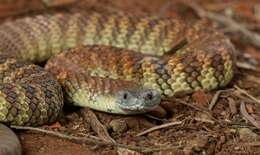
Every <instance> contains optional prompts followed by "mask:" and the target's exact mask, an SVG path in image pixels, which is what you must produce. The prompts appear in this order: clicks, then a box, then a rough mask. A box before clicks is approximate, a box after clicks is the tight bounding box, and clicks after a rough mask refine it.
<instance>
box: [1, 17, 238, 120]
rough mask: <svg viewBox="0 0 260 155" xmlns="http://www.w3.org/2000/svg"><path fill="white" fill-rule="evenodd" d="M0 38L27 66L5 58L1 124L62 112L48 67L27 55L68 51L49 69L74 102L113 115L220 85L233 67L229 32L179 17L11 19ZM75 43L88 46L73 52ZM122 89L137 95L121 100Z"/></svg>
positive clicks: (44, 55) (42, 56)
mask: <svg viewBox="0 0 260 155" xmlns="http://www.w3.org/2000/svg"><path fill="white" fill-rule="evenodd" d="M206 31H208V32H206ZM204 32H205V34H204ZM208 34H210V35H208ZM0 36H1V37H0V51H2V52H3V53H7V54H8V55H13V56H15V57H16V58H18V59H21V65H20V61H19V60H16V59H14V58H8V57H4V58H1V60H2V61H1V64H0V76H1V79H3V81H2V82H3V83H4V84H2V83H1V84H0V97H1V98H0V99H1V100H2V101H1V103H0V122H5V123H8V124H16V125H41V124H43V123H46V122H52V121H53V120H55V119H56V118H57V116H58V113H59V112H60V111H61V108H62V105H63V102H62V92H61V90H60V87H59V86H58V84H57V82H55V80H54V78H52V76H51V75H50V74H49V73H47V72H46V71H44V70H43V69H40V67H36V66H35V65H31V64H28V63H25V62H24V61H28V62H33V63H41V62H44V61H46V60H48V59H49V58H50V57H51V56H53V55H57V54H58V53H60V52H62V51H66V52H64V53H61V54H58V55H57V56H55V57H54V58H51V60H50V61H49V62H48V63H47V65H46V67H45V68H46V69H47V70H48V71H49V72H51V73H52V75H54V76H55V78H56V79H57V80H58V81H59V83H60V84H61V85H62V88H63V90H64V91H65V97H66V98H67V99H69V100H70V101H72V102H73V103H74V104H75V105H79V106H87V107H91V108H94V109H97V110H101V111H105V112H111V113H121V114H128V111H129V110H130V111H131V110H133V111H134V110H140V111H139V112H143V111H147V110H149V109H151V108H152V107H154V106H155V105H156V104H158V103H159V101H160V98H159V96H158V93H160V94H161V95H162V97H172V96H174V95H175V94H176V93H178V92H181V91H188V92H193V91H196V90H200V89H209V90H211V89H216V88H220V87H223V86H225V85H227V84H228V82H229V81H230V80H231V79H232V77H233V72H234V70H233V68H234V59H233V58H234V48H233V45H232V44H231V43H230V41H229V39H228V38H226V37H225V36H224V35H223V34H221V33H219V32H217V31H215V30H212V29H211V28H209V29H208V28H205V30H203V27H202V28H201V26H200V23H198V24H195V25H194V26H191V27H187V26H186V25H185V24H184V23H183V22H182V21H181V20H176V19H168V18H159V17H137V16H131V15H128V16H126V15H119V14H111V15H101V14H98V13H71V14H55V15H38V16H35V17H25V18H21V19H17V20H14V21H11V22H5V23H4V24H2V25H1V26H0ZM93 45H102V46H93ZM81 46H85V47H81ZM90 46H92V47H90ZM108 46H110V47H108ZM75 47H81V48H76V49H74V50H73V49H72V50H71V48H75ZM136 52H139V53H136ZM16 61H17V62H18V61H19V63H16ZM16 64H18V65H17V66H16ZM25 64H26V66H25ZM14 66H15V67H14ZM12 82H13V83H14V84H10V83H12ZM5 83H8V84H7V86H5ZM1 85H3V86H1ZM23 85H26V87H25V88H24V87H23ZM5 87H7V88H8V92H5V91H4V90H5V89H7V88H5ZM27 87H29V88H27ZM121 90H123V92H124V93H125V92H127V93H130V94H128V95H131V96H132V98H131V100H128V101H127V102H122V101H123V100H125V98H124V96H125V94H120V93H118V91H121ZM125 90H127V91H125ZM153 90H155V91H153ZM157 92H158V93H157ZM116 95H119V97H115V96H116ZM135 95H136V96H137V97H134V96H135ZM29 96H33V97H32V98H30V97H29ZM122 96H123V97H122ZM151 96H152V97H151ZM120 97H122V98H120ZM9 98H12V100H9ZM115 103H120V104H119V105H120V106H122V107H123V108H122V107H116V105H115ZM131 103H142V106H139V107H136V106H132V107H131ZM149 106H150V107H149ZM125 107H127V108H129V107H130V108H129V109H126V110H124V108H125ZM145 108H146V109H145ZM122 109H123V110H122ZM144 109H145V110H144ZM133 111H132V113H133ZM134 113H135V111H134ZM136 113H138V112H136Z"/></svg>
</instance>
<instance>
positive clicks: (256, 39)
mask: <svg viewBox="0 0 260 155" xmlns="http://www.w3.org/2000/svg"><path fill="white" fill-rule="evenodd" d="M183 4H184V5H186V6H189V7H190V8H192V9H193V10H194V11H195V12H196V13H197V14H198V15H199V16H200V17H202V18H203V17H205V18H209V19H211V20H215V21H217V22H219V23H221V24H224V25H226V26H228V27H231V28H232V29H233V30H237V31H239V32H241V33H242V34H243V35H244V36H245V37H247V38H248V39H250V41H251V42H252V43H253V44H254V45H255V46H257V47H260V35H258V34H257V33H254V32H253V31H250V30H248V29H247V28H246V27H245V26H244V25H241V24H240V23H238V22H236V21H234V20H233V19H231V18H228V17H226V16H224V15H220V14H216V13H213V12H210V11H206V10H204V9H203V8H201V7H200V6H199V5H198V4H196V3H194V2H190V1H189V2H187V3H183Z"/></svg>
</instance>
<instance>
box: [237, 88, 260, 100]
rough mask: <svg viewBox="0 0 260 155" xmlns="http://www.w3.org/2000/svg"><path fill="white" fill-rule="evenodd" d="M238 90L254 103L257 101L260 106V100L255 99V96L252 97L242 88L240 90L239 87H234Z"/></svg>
mask: <svg viewBox="0 0 260 155" xmlns="http://www.w3.org/2000/svg"><path fill="white" fill-rule="evenodd" d="M234 87H235V88H236V89H237V91H239V92H240V93H242V94H244V95H246V96H247V97H249V98H250V99H251V100H253V101H255V102H256V103H258V104H260V100H259V99H257V98H255V97H254V96H252V95H251V94H249V93H248V92H247V91H245V90H244V89H241V88H239V87H238V86H236V85H235V86H234Z"/></svg>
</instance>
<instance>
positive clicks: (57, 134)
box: [11, 125, 177, 153]
mask: <svg viewBox="0 0 260 155" xmlns="http://www.w3.org/2000/svg"><path fill="white" fill-rule="evenodd" d="M11 128H14V129H17V130H30V131H36V132H40V133H44V134H47V135H51V136H55V137H58V138H62V139H67V140H70V141H75V142H78V143H88V144H95V145H110V146H115V147H122V148H126V149H130V150H134V151H139V152H144V153H149V152H150V153H151V152H157V151H162V150H172V149H177V148H174V147H163V148H147V147H139V146H129V145H125V144H120V143H116V142H110V141H104V140H102V139H99V140H98V139H93V138H90V137H76V136H72V135H66V134H62V133H60V132H55V131H49V130H45V129H41V128H35V127H27V126H15V125H12V126H11Z"/></svg>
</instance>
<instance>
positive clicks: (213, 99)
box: [209, 90, 223, 111]
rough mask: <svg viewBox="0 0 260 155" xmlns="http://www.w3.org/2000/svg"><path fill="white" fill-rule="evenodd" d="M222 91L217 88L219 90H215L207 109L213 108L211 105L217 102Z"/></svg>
mask: <svg viewBox="0 0 260 155" xmlns="http://www.w3.org/2000/svg"><path fill="white" fill-rule="evenodd" d="M222 92H223V91H222V90H219V91H217V92H216V93H215V94H214V96H213V98H212V100H211V102H210V104H209V110H210V111H211V110H212V109H213V107H214V106H215V104H216V103H217V101H218V98H219V96H220V94H221V93H222Z"/></svg>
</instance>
